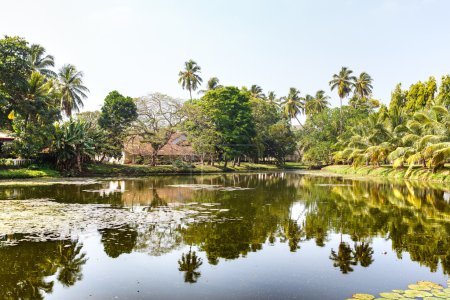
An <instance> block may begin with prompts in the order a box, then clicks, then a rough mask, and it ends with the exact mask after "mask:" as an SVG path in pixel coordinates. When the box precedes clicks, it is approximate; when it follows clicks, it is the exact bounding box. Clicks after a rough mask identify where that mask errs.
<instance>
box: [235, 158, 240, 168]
mask: <svg viewBox="0 0 450 300" xmlns="http://www.w3.org/2000/svg"><path fill="white" fill-rule="evenodd" d="M236 164H237V166H238V167H240V166H241V157H240V156H238V158H237V163H236Z"/></svg>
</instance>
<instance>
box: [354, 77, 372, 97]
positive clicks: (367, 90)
mask: <svg viewBox="0 0 450 300" xmlns="http://www.w3.org/2000/svg"><path fill="white" fill-rule="evenodd" d="M372 82H373V79H372V77H370V75H369V74H367V73H366V72H362V73H361V74H359V77H357V78H356V80H355V82H354V85H355V94H356V95H357V96H358V97H359V98H361V99H362V98H369V97H370V95H371V94H372V89H373V86H372Z"/></svg>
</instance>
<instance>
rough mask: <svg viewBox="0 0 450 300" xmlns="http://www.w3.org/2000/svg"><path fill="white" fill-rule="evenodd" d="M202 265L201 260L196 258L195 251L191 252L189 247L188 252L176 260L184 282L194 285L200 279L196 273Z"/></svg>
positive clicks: (198, 273)
mask: <svg viewBox="0 0 450 300" xmlns="http://www.w3.org/2000/svg"><path fill="white" fill-rule="evenodd" d="M202 264H203V262H202V259H201V258H199V257H198V256H197V254H196V253H195V251H192V250H191V247H189V252H187V253H186V254H184V253H183V254H182V255H181V259H180V260H178V265H179V268H178V270H179V271H180V272H184V282H189V283H196V282H197V280H198V278H199V277H200V275H201V274H200V272H198V271H197V269H198V268H200V266H201V265H202Z"/></svg>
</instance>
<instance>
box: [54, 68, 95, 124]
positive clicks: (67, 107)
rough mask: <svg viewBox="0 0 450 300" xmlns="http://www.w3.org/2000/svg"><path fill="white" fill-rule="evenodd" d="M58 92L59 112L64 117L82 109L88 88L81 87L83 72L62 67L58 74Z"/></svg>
mask: <svg viewBox="0 0 450 300" xmlns="http://www.w3.org/2000/svg"><path fill="white" fill-rule="evenodd" d="M58 80H59V82H58V90H59V93H60V97H61V110H63V111H64V112H65V114H66V116H68V117H70V116H72V111H79V110H80V108H81V107H83V99H86V98H87V95H86V93H88V92H89V90H88V88H87V87H85V86H84V85H83V72H80V71H77V69H76V68H75V66H73V65H70V64H69V65H64V66H63V67H62V68H61V69H59V72H58Z"/></svg>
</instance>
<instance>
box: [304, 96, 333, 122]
mask: <svg viewBox="0 0 450 300" xmlns="http://www.w3.org/2000/svg"><path fill="white" fill-rule="evenodd" d="M308 96H309V97H308ZM328 99H330V97H328V96H327V95H325V92H324V91H323V90H320V91H317V92H316V94H315V95H314V97H312V96H310V95H307V96H306V97H305V112H306V115H309V116H310V115H312V114H316V113H320V112H322V111H323V110H324V109H326V108H327V107H328V105H329V102H328Z"/></svg>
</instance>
